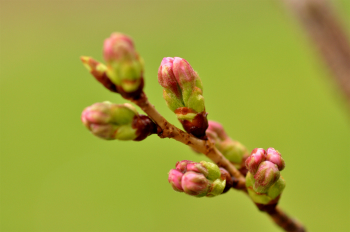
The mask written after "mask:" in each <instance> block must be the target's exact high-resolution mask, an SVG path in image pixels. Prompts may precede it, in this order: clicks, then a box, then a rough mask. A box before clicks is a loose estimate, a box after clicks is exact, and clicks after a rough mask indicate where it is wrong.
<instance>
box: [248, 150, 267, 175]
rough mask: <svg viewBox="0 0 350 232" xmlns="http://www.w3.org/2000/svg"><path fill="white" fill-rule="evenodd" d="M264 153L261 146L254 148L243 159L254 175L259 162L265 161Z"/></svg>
mask: <svg viewBox="0 0 350 232" xmlns="http://www.w3.org/2000/svg"><path fill="white" fill-rule="evenodd" d="M265 159H266V153H265V150H264V149H263V148H255V149H254V150H253V151H252V153H251V154H250V156H249V157H248V158H247V159H246V161H245V166H246V167H247V169H248V171H249V172H250V173H252V174H253V175H255V173H256V172H257V170H258V167H259V165H260V163H261V162H263V161H265Z"/></svg>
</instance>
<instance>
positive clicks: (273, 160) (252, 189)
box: [245, 148, 286, 205]
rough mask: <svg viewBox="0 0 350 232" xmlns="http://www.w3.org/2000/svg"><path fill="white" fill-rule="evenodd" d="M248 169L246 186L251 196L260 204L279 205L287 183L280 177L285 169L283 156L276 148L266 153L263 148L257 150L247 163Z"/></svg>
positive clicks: (269, 149)
mask: <svg viewBox="0 0 350 232" xmlns="http://www.w3.org/2000/svg"><path fill="white" fill-rule="evenodd" d="M245 165H246V167H247V169H248V171H249V172H248V174H247V176H246V186H247V189H248V193H249V196H250V197H251V198H252V200H253V201H254V202H255V203H258V204H264V205H267V204H275V203H277V201H278V199H279V197H280V195H281V193H282V191H283V189H284V188H285V185H286V184H285V181H284V179H283V177H282V176H281V175H280V171H282V170H283V169H284V167H285V162H284V160H283V158H282V156H281V154H280V153H279V152H278V151H276V150H275V149H274V148H268V149H267V150H266V151H265V150H264V149H262V148H255V149H254V150H253V151H252V153H251V155H250V156H249V157H248V158H247V160H246V161H245Z"/></svg>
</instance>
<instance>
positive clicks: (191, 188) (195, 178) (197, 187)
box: [181, 171, 210, 197]
mask: <svg viewBox="0 0 350 232" xmlns="http://www.w3.org/2000/svg"><path fill="white" fill-rule="evenodd" d="M181 185H182V189H183V190H184V192H185V193H187V194H189V195H192V196H197V197H200V196H205V195H206V194H207V192H208V190H209V187H210V182H209V181H208V180H207V179H206V178H205V176H204V175H203V174H200V173H196V172H192V171H189V172H186V173H185V174H184V175H183V177H182V183H181Z"/></svg>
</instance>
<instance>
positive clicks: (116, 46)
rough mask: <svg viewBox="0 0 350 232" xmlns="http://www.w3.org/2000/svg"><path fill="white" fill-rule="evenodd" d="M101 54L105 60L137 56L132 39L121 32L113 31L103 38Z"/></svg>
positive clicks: (118, 59)
mask: <svg viewBox="0 0 350 232" xmlns="http://www.w3.org/2000/svg"><path fill="white" fill-rule="evenodd" d="M103 55H104V59H105V60H106V61H107V62H111V61H120V60H122V59H124V58H131V59H133V58H135V57H137V53H136V51H135V49H134V43H133V41H132V39H131V38H130V37H128V36H126V35H124V34H121V33H113V34H112V35H111V37H109V38H107V39H106V40H105V42H104V47H103Z"/></svg>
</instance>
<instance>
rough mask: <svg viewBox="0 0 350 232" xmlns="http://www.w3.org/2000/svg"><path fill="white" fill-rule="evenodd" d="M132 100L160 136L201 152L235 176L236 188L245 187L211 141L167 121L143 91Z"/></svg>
mask: <svg viewBox="0 0 350 232" xmlns="http://www.w3.org/2000/svg"><path fill="white" fill-rule="evenodd" d="M132 101H133V102H134V103H135V104H136V105H138V106H139V107H140V108H141V109H142V110H143V111H144V112H145V113H146V114H147V115H148V116H149V117H150V118H151V119H153V120H154V122H156V123H157V124H158V126H159V127H160V128H161V129H162V131H161V132H160V134H159V136H160V137H161V138H172V139H175V140H177V141H179V142H181V143H183V144H186V145H188V146H190V147H192V148H193V149H195V150H196V151H199V152H201V153H203V154H204V155H206V156H207V157H208V158H209V159H211V160H212V161H213V162H215V163H216V164H217V165H218V166H220V167H223V168H225V169H226V170H227V171H228V172H229V173H230V174H231V176H233V177H235V179H236V180H237V185H236V188H238V189H245V178H244V177H243V176H242V174H241V173H240V172H239V171H238V170H237V169H236V167H235V166H234V165H233V164H232V163H231V162H230V161H228V160H227V159H226V158H225V157H224V156H223V155H222V154H221V152H220V151H219V150H218V149H216V147H215V145H214V144H213V143H211V142H210V141H209V140H201V139H198V138H196V137H194V136H193V135H190V134H188V133H186V132H184V131H182V130H180V129H179V128H177V127H175V126H174V125H172V124H171V123H169V122H168V121H167V120H166V119H165V118H164V117H163V116H162V115H161V114H160V113H159V112H158V111H157V110H156V109H155V107H154V106H153V105H152V104H150V102H149V101H148V99H147V96H146V94H145V93H142V94H141V97H140V98H139V99H137V100H132Z"/></svg>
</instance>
